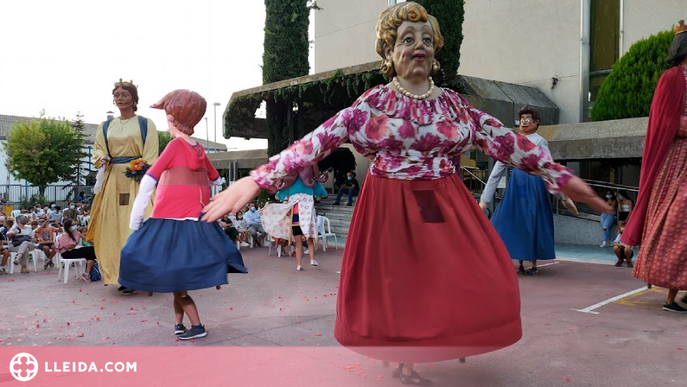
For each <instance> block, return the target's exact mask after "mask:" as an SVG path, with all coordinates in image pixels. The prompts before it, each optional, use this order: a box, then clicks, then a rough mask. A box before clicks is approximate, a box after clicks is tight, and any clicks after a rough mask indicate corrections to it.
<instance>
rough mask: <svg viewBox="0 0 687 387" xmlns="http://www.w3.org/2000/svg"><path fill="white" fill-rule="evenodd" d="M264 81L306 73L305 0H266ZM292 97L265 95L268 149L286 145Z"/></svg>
mask: <svg viewBox="0 0 687 387" xmlns="http://www.w3.org/2000/svg"><path fill="white" fill-rule="evenodd" d="M265 10H266V15H265V47H264V53H263V56H262V61H263V65H262V82H263V84H267V83H272V82H278V81H283V80H285V79H290V78H296V77H300V76H303V75H308V71H309V70H310V63H309V62H308V49H309V47H308V44H309V42H308V25H309V23H310V21H309V19H308V16H309V15H310V7H309V6H308V0H265ZM292 109H293V101H284V100H277V99H276V98H274V97H271V98H268V99H267V137H268V138H267V142H268V146H267V153H268V154H269V155H270V156H271V155H274V154H276V153H278V152H280V151H281V150H282V149H284V148H286V146H287V145H288V143H289V140H290V137H292V136H291V135H290V133H289V127H288V122H289V121H290V120H292V117H291V115H292V114H293V112H292Z"/></svg>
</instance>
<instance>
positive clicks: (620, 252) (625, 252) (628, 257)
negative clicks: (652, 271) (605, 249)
mask: <svg viewBox="0 0 687 387" xmlns="http://www.w3.org/2000/svg"><path fill="white" fill-rule="evenodd" d="M624 229H625V224H624V223H623V222H621V223H620V226H619V227H618V236H617V237H615V240H614V241H613V252H614V253H615V256H616V257H618V262H616V263H615V267H620V266H622V265H623V261H626V262H627V267H632V266H633V265H632V257H633V256H634V251H632V247H630V248H629V249H626V248H625V246H624V245H623V244H622V243H620V237H621V236H622V235H623V230H624Z"/></svg>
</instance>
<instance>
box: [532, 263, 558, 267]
mask: <svg viewBox="0 0 687 387" xmlns="http://www.w3.org/2000/svg"><path fill="white" fill-rule="evenodd" d="M559 263H560V262H550V263H545V264H543V265H537V267H544V266H551V265H558V264H559Z"/></svg>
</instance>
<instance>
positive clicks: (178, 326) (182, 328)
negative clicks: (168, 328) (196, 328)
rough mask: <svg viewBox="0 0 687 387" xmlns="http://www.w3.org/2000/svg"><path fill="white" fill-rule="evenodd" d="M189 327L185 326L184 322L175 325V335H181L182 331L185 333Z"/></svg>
mask: <svg viewBox="0 0 687 387" xmlns="http://www.w3.org/2000/svg"><path fill="white" fill-rule="evenodd" d="M187 330H188V329H186V327H185V326H184V324H176V325H175V326H174V334H175V335H177V336H178V335H180V334H182V333H185V332H186V331H187Z"/></svg>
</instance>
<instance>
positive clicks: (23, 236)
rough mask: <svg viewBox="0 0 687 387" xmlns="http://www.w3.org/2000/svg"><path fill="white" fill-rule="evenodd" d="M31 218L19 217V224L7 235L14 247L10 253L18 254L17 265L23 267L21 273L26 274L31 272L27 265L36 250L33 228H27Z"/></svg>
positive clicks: (11, 247) (15, 261)
mask: <svg viewBox="0 0 687 387" xmlns="http://www.w3.org/2000/svg"><path fill="white" fill-rule="evenodd" d="M28 223H29V217H28V216H26V215H19V216H18V217H17V223H16V224H15V225H14V226H13V227H12V228H11V229H10V231H9V232H8V233H7V237H9V238H11V240H12V245H11V246H10V252H16V253H17V259H15V260H14V264H15V265H21V272H22V273H24V274H26V273H28V272H29V269H28V268H27V265H28V263H29V254H30V253H31V252H32V251H33V250H34V249H35V248H36V245H35V244H34V243H33V241H34V233H33V229H31V227H29V226H27V224H28Z"/></svg>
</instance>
